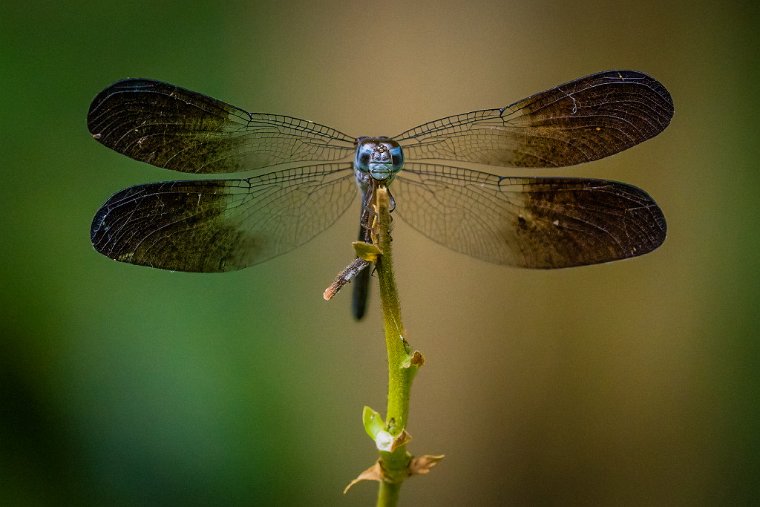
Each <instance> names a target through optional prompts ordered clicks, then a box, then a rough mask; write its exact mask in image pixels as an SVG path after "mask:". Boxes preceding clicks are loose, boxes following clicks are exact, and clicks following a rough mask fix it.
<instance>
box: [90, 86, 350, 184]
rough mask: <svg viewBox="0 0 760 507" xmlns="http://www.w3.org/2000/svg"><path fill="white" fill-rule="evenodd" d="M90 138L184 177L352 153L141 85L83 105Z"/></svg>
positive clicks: (268, 118)
mask: <svg viewBox="0 0 760 507" xmlns="http://www.w3.org/2000/svg"><path fill="white" fill-rule="evenodd" d="M87 126H88V128H89V130H90V133H92V135H93V137H94V138H95V139H97V140H98V141H99V142H101V143H103V144H104V145H105V146H108V147H109V148H111V149H113V150H115V151H118V152H119V153H123V154H124V155H127V156H128V157H131V158H133V159H135V160H140V161H142V162H147V163H149V164H153V165H155V166H158V167H165V168H167V169H174V170H176V171H182V172H188V173H228V172H238V171H246V170H249V169H257V168H262V167H269V166H273V165H277V164H283V163H289V162H301V161H307V162H308V161H320V162H332V161H337V160H342V159H345V158H347V157H349V156H351V155H352V154H353V150H354V138H352V137H349V136H347V135H346V134H343V133H342V132H338V131H337V130H334V129H331V128H329V127H325V126H324V125H320V124H318V123H313V122H310V121H306V120H300V119H298V118H291V117H289V116H281V115H274V114H265V113H248V112H246V111H243V110H242V109H239V108H237V107H234V106H231V105H229V104H226V103H224V102H221V101H219V100H216V99H212V98H211V97H207V96H205V95H201V94H199V93H195V92H192V91H189V90H185V89H183V88H180V87H178V86H173V85H170V84H167V83H162V82H159V81H151V80H147V79H126V80H124V81H119V82H117V83H115V84H113V85H111V86H109V87H108V88H106V89H105V90H103V91H102V92H100V93H99V94H98V96H97V97H95V99H94V100H93V101H92V104H91V105H90V111H89V113H88V114H87Z"/></svg>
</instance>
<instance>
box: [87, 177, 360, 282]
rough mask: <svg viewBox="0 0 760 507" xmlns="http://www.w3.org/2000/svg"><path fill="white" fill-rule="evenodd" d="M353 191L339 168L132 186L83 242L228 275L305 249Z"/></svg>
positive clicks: (105, 209) (164, 265) (142, 260)
mask: <svg viewBox="0 0 760 507" xmlns="http://www.w3.org/2000/svg"><path fill="white" fill-rule="evenodd" d="M356 193H357V190H356V185H355V183H354V178H353V169H352V168H351V166H350V164H345V163H344V164H323V165H316V166H311V167H301V168H294V169H288V170H284V171H279V172H274V173H270V174H265V175H261V176H256V177H253V178H248V179H226V180H225V179H221V180H196V181H170V182H164V183H150V184H146V185H137V186H134V187H130V188H127V189H125V190H122V191H121V192H118V193H116V194H115V195H113V196H112V197H111V198H110V199H109V200H108V201H107V202H106V203H105V204H104V205H103V206H102V207H101V209H100V210H99V211H98V212H97V214H96V215H95V218H94V219H93V222H92V228H91V232H90V236H91V239H92V244H93V246H94V247H95V249H96V250H98V251H99V252H100V253H102V254H103V255H106V256H108V257H110V258H112V259H115V260H118V261H122V262H129V263H132V264H140V265H143V266H151V267H154V268H161V269H170V270H176V271H195V272H206V273H208V272H220V271H233V270H237V269H242V268H244V267H246V266H250V265H252V264H257V263H259V262H263V261H265V260H267V259H271V258H272V257H275V256H277V255H280V254H283V253H285V252H288V251H290V250H292V249H294V248H296V247H297V246H299V245H302V244H303V243H306V242H307V241H309V240H310V239H311V238H313V237H314V236H316V235H317V234H318V233H319V232H321V231H323V230H324V229H326V228H327V227H328V226H330V225H331V224H332V223H334V222H335V220H337V218H338V217H339V216H340V215H341V214H342V213H343V212H344V211H345V210H346V208H348V206H349V205H350V203H351V201H352V200H353V199H354V196H355V195H356Z"/></svg>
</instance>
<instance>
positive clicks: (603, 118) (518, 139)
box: [395, 71, 673, 167]
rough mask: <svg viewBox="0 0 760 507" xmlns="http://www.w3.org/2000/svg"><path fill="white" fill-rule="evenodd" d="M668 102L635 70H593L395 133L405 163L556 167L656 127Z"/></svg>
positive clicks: (625, 144)
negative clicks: (506, 102)
mask: <svg viewBox="0 0 760 507" xmlns="http://www.w3.org/2000/svg"><path fill="white" fill-rule="evenodd" d="M672 117H673V101H672V99H671V97H670V94H669V93H668V91H667V90H666V89H665V87H664V86H663V85H662V84H660V83H659V82H658V81H656V80H655V79H653V78H651V77H650V76H647V75H646V74H642V73H640V72H634V71H608V72H601V73H598V74H592V75H590V76H586V77H583V78H580V79H577V80H575V81H571V82H569V83H565V84H563V85H560V86H558V87H556V88H553V89H551V90H547V91H545V92H541V93H538V94H536V95H533V96H531V97H528V98H526V99H523V100H521V101H519V102H515V103H514V104H512V105H510V106H507V107H504V108H500V109H486V110H482V111H474V112H471V113H466V114H460V115H456V116H449V117H447V118H441V119H440V120H435V121H432V122H429V123H425V124H423V125H420V126H419V127H415V128H413V129H411V130H408V131H406V132H404V133H402V134H399V135H398V136H396V138H395V139H396V140H397V141H398V142H399V143H401V145H402V146H403V148H404V151H405V153H406V158H407V160H425V159H435V160H451V161H460V162H474V163H481V164H488V165H496V166H503V167H558V166H568V165H574V164H579V163H581V162H589V161H591V160H597V159H600V158H603V157H606V156H608V155H612V154H615V153H618V152H620V151H623V150H625V149H627V148H630V147H631V146H634V145H636V144H639V143H641V142H643V141H645V140H647V139H649V138H651V137H653V136H656V135H657V134H659V133H660V132H662V130H663V129H665V127H667V126H668V123H669V122H670V119H671V118H672Z"/></svg>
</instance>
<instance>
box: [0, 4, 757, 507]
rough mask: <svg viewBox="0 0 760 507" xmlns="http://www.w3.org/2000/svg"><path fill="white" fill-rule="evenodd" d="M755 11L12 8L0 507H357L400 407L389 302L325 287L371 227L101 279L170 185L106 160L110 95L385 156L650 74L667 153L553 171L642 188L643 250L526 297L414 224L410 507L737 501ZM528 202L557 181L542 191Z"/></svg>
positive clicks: (542, 278) (753, 274)
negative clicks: (441, 131)
mask: <svg viewBox="0 0 760 507" xmlns="http://www.w3.org/2000/svg"><path fill="white" fill-rule="evenodd" d="M756 5H757V4H756V3H753V2H733V3H731V2H723V3H719V2H707V1H703V2H696V3H695V2H685V1H683V2H655V1H635V2H633V1H631V2H627V1H624V2H615V3H612V2H601V1H584V0H579V1H575V2H561V3H555V2H546V1H533V0H531V1H525V0H522V1H519V2H509V1H492V2H485V1H483V2H478V1H472V2H464V1H463V2H453V1H448V2H406V1H404V2H401V1H390V2H382V3H379V2H361V1H357V2H338V1H330V2H306V1H303V2H275V1H272V2H234V1H233V2H223V3H218V2H209V3H206V4H203V3H192V4H191V3H180V2H153V1H150V2H144V1H137V2H97V3H96V2H76V1H74V2H20V1H18V0H6V1H5V2H3V3H2V5H1V6H0V91H1V92H2V93H0V101H1V102H0V103H1V104H2V108H1V109H0V111H1V113H2V118H1V119H0V129H1V134H2V137H1V139H2V148H0V153H2V155H3V157H2V166H0V167H2V169H0V170H2V175H3V179H2V186H0V211H1V213H0V217H2V248H0V273H1V276H2V287H3V290H2V292H1V294H2V295H1V296H0V298H2V299H0V308H2V319H1V320H0V326H2V327H1V328H0V347H1V348H0V411H1V414H2V416H1V417H0V504H2V505H125V506H132V505H185V506H189V505H230V506H232V505H370V504H372V503H373V502H374V498H375V495H376V489H377V488H376V485H374V484H366V483H365V484H360V485H358V486H356V487H355V488H354V489H353V490H352V491H351V492H350V493H349V494H348V495H346V496H344V495H342V494H341V490H342V488H343V487H344V486H345V485H346V484H347V483H348V481H350V480H351V479H352V478H353V477H354V476H355V475H356V474H358V473H359V472H360V471H361V470H363V469H364V468H366V467H367V466H369V465H370V464H371V463H372V461H373V460H374V458H375V452H374V451H373V447H372V443H371V442H370V440H369V439H368V438H367V437H366V435H365V434H364V431H363V429H362V427H361V423H360V415H361V408H362V406H363V405H364V404H368V405H370V406H372V407H374V408H376V409H378V410H381V411H382V410H384V408H385V379H386V371H385V355H384V354H385V352H384V347H383V338H382V327H381V321H380V319H379V311H378V310H379V308H376V307H375V306H377V304H378V299H377V297H375V298H373V300H372V304H373V305H374V306H373V307H372V310H373V311H372V312H371V315H370V316H369V318H368V319H367V320H366V321H365V322H362V323H360V324H357V323H354V322H353V321H352V319H351V317H350V315H349V310H348V307H349V298H348V297H347V295H344V294H340V295H339V296H338V298H337V299H336V300H334V301H332V302H330V303H325V302H324V301H322V299H321V293H322V290H323V289H324V287H325V286H326V285H327V283H329V282H330V281H331V280H332V278H333V277H334V275H335V274H336V273H337V272H338V270H340V269H341V268H342V267H344V266H345V264H346V263H347V262H348V261H349V260H350V259H351V257H352V251H351V248H350V244H349V243H350V241H351V240H352V239H353V237H354V234H355V233H356V231H355V229H356V224H355V219H356V217H355V214H354V213H349V214H348V215H350V216H345V217H343V219H341V220H340V221H339V223H338V224H336V225H335V226H334V227H332V228H331V229H329V230H328V231H326V232H325V233H324V234H322V235H321V236H319V237H318V238H317V239H316V240H314V241H312V242H310V243H309V244H307V245H306V246H304V247H302V248H300V249H298V250H297V251H294V252H292V253H290V254H288V255H284V256H282V257H279V258H277V259H275V260H272V261H270V262H268V263H266V264H263V265H260V266H257V267H254V268H251V269H248V270H245V271H241V272H236V273H228V274H224V275H194V274H181V273H170V272H164V271H157V270H151V269H146V268H140V267H136V266H130V265H125V264H119V263H116V262H112V261H110V260H108V259H106V258H105V257H103V256H101V255H98V254H97V253H95V252H94V251H93V249H92V248H91V246H90V242H89V225H90V220H91V218H92V216H93V214H94V213H95V211H96V210H97V208H98V207H99V206H100V204H102V202H103V201H104V200H105V199H106V198H107V197H108V196H109V195H110V194H111V193H113V192H115V191H117V190H119V189H121V188H123V187H126V186H129V185H133V184H137V183H143V182H148V181H157V180H162V179H171V178H174V177H181V175H175V174H170V173H169V172H167V171H162V170H159V169H156V168H153V167H150V166H148V165H146V164H140V163H137V162H133V161H131V160H129V159H127V158H126V157H124V156H120V155H117V154H115V153H113V152H111V151H109V150H107V149H105V148H103V147H102V146H100V145H98V144H97V143H95V142H94V141H93V140H92V139H90V136H89V134H88V132H87V129H86V125H85V115H86V113H87V108H88V105H89V102H90V100H91V99H92V97H94V95H95V94H96V93H97V92H98V91H99V90H100V89H102V88H103V87H105V86H107V85H108V84H110V83H112V82H113V81H115V80H117V79H120V78H123V77H127V76H131V77H153V78H156V79H161V80H164V81H169V82H172V83H176V84H179V85H181V86H184V87H186V88H190V89H193V90H198V91H200V92H203V93H206V94H209V95H211V96H214V97H218V98H220V99H223V100H226V101H228V102H231V103H233V104H236V105H239V106H240V107H243V108H245V109H248V110H250V111H265V112H273V113H282V114H288V115H292V116H297V117H301V118H307V119H312V120H314V121H318V122H320V123H324V124H326V125H329V126H332V127H335V128H337V129H339V130H342V131H345V132H347V133H349V134H354V135H392V134H395V133H397V132H400V131H402V130H405V129H406V128H409V127H411V126H414V125H417V124H419V123H422V122H425V121H428V120H431V119H435V118H438V117H441V116H445V115H449V114H454V113H460V112H465V111H470V110H473V109H480V108H485V107H499V106H503V105H505V104H508V103H510V102H513V101H515V100H517V99H520V98H523V97H525V96H527V95H529V94H532V93H534V92H538V91H540V90H544V89H546V88H549V87H552V86H555V85H557V84H560V83H563V82H565V81H568V80H570V79H574V78H576V77H579V76H582V75H586V74H589V73H592V72H596V71H599V70H605V69H611V68H632V69H637V70H643V71H645V72H648V73H651V74H652V75H653V76H655V77H656V78H658V79H659V80H661V81H662V82H663V83H664V84H665V85H666V86H667V87H668V88H669V90H670V92H671V93H672V95H673V98H674V101H675V105H676V115H675V118H674V120H673V122H672V124H671V126H670V127H669V128H668V129H667V130H666V131H665V132H664V133H663V134H661V135H660V136H659V137H657V138H655V139H654V140H651V141H649V142H647V143H645V144H644V145H642V146H639V147H637V148H635V149H633V150H630V151H628V152H626V153H624V154H621V155H618V156H616V157H612V158H611V159H607V160H603V161H599V162H596V163H593V164H588V165H585V166H582V167H575V168H568V169H566V170H563V171H559V172H552V173H551V174H555V173H556V174H563V175H575V176H589V177H598V178H611V179H616V180H622V181H626V182H629V183H633V184H635V185H637V186H640V187H642V188H644V189H646V190H647V191H648V192H649V193H650V194H651V195H652V196H653V197H655V198H656V199H657V201H658V202H659V204H660V205H661V206H662V208H663V209H664V211H665V214H666V217H667V219H668V225H669V231H668V239H667V240H666V242H665V244H664V246H663V247H661V248H660V249H659V250H657V251H655V252H654V253H652V254H650V255H647V256H644V257H641V258H638V259H635V260H630V261H626V262H620V263H614V264H609V265H603V266H595V267H587V268H579V269H572V270H562V271H557V272H535V271H533V272H531V271H521V270H515V269H507V268H502V267H498V266H495V265H490V264H487V263H484V262H480V261H477V260H474V259H471V258H468V257H465V256H463V255H459V254H456V253H453V252H449V251H447V250H445V249H444V248H442V247H440V246H438V245H436V244H434V243H432V242H431V241H429V240H427V239H426V238H424V237H422V236H421V235H419V234H417V233H415V232H414V231H412V230H411V228H409V227H408V226H406V225H404V224H402V223H401V222H400V221H399V222H397V226H396V229H395V235H394V239H395V243H394V244H395V246H396V249H395V254H396V262H397V266H396V269H397V272H398V277H399V279H398V282H399V285H400V290H401V297H402V303H403V310H404V315H405V324H406V327H407V330H408V336H409V339H410V341H411V342H412V344H413V345H414V346H415V347H416V348H418V349H420V350H421V351H422V352H423V353H424V354H425V356H426V359H427V364H426V366H425V368H424V369H423V370H422V371H421V373H420V375H419V376H418V377H417V380H416V384H415V387H414V390H413V399H412V408H411V420H410V427H409V431H410V432H411V434H412V435H413V437H414V440H413V442H412V443H411V450H412V451H413V452H416V453H420V454H422V453H433V454H437V453H443V454H446V455H447V458H446V460H445V461H444V463H443V464H441V465H440V466H439V467H438V468H436V469H435V470H434V471H433V473H431V474H430V475H429V476H427V477H424V478H414V479H413V480H411V481H409V482H408V483H406V484H405V485H404V487H403V490H402V504H404V505H510V504H512V505H542V504H547V505H549V504H551V505H735V504H739V503H741V504H751V503H755V502H757V501H758V495H757V491H756V487H755V486H754V483H755V481H756V479H757V477H758V476H759V475H760V466H759V465H760V459H759V458H758V456H759V455H760V437H759V436H758V435H760V424H758V416H760V414H759V413H758V412H760V411H759V410H758V388H759V387H760V373H758V371H759V370H758V366H760V364H759V363H760V361H759V359H760V346H758V343H760V336H758V334H759V333H758V332H759V331H760V326H759V325H758V303H757V297H758V295H759V294H760V289H758V283H759V282H760V262H759V261H758V253H757V252H758V247H760V240H759V238H760V234H758V233H757V224H758V222H757V220H758V218H760V216H759V213H758V211H759V210H760V205H759V204H758V202H759V201H758V189H760V186H759V184H760V171H758V168H757V160H758V158H759V157H760V153H759V149H758V146H760V141H758V134H757V132H758V127H757V113H758V104H759V103H760V99H758V87H757V82H758V78H759V77H760V76H759V71H758V69H759V67H758V63H757V55H758V54H760V44H759V40H760V39H759V38H758V34H757V27H758V26H760V25H759V23H760V16H759V15H758V14H759V13H758V7H756ZM541 174H550V173H548V172H541Z"/></svg>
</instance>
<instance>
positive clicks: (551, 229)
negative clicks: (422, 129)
mask: <svg viewBox="0 0 760 507" xmlns="http://www.w3.org/2000/svg"><path fill="white" fill-rule="evenodd" d="M394 187H395V189H396V190H395V191H394V196H395V198H396V213H397V214H398V215H400V216H401V218H402V219H403V220H404V221H406V222H408V223H409V224H410V225H411V226H412V227H414V228H415V229H417V230H418V231H419V232H421V233H422V234H424V235H425V236H427V237H429V238H430V239H432V240H433V241H435V242H437V243H440V244H441V245H444V246H446V247H448V248H451V249H452V250H455V251H457V252H462V253H465V254H467V255H471V256H473V257H477V258H479V259H482V260H485V261H489V262H493V263H496V264H505V265H510V266H519V267H525V268H565V267H570V266H581V265H586V264H597V263H600V262H608V261H614V260H618V259H625V258H627V257H635V256H637V255H642V254H645V253H647V252H650V251H652V250H654V249H655V248H657V247H658V246H659V245H660V244H661V243H662V242H663V240H664V239H665V232H666V226H665V218H664V216H663V214H662V211H661V210H660V208H659V207H658V206H657V204H656V203H655V202H654V201H653V200H652V198H651V197H649V195H647V194H646V192H644V191H643V190H641V189H638V188H636V187H634V186H631V185H627V184H625V183H618V182H613V181H605V180H595V179H579V178H509V177H499V176H495V175H493V174H488V173H484V172H479V171H473V170H469V169H463V168H458V167H449V166H443V165H433V164H420V163H410V164H407V167H406V169H405V171H404V172H403V175H402V176H400V177H399V178H398V179H397V180H396V181H395V183H394Z"/></svg>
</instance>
